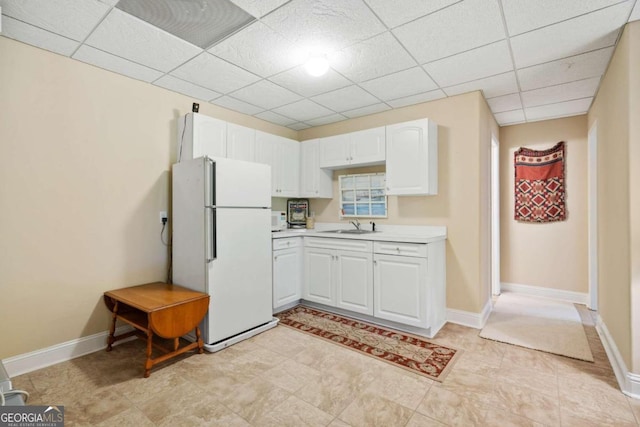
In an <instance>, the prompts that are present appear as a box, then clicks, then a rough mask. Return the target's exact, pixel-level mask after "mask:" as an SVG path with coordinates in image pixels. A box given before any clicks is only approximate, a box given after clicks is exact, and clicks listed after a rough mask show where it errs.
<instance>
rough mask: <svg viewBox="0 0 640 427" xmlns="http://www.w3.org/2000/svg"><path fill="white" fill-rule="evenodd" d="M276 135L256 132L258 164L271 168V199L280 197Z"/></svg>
mask: <svg viewBox="0 0 640 427" xmlns="http://www.w3.org/2000/svg"><path fill="white" fill-rule="evenodd" d="M276 139H277V137H276V135H273V134H270V133H266V132H262V131H259V130H258V131H256V159H255V160H256V162H258V163H263V164H265V165H269V166H271V197H280V195H279V194H278V180H279V178H278V170H277V168H276V156H277V155H278V150H277V147H276V144H277V141H276Z"/></svg>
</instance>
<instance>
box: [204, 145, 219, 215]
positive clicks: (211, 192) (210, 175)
mask: <svg viewBox="0 0 640 427" xmlns="http://www.w3.org/2000/svg"><path fill="white" fill-rule="evenodd" d="M205 160H206V162H207V165H206V171H207V172H206V186H208V188H206V187H205V192H206V195H205V206H207V207H209V206H215V205H216V179H215V177H216V162H214V161H213V160H211V159H210V158H209V157H205Z"/></svg>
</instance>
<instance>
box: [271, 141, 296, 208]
mask: <svg viewBox="0 0 640 427" xmlns="http://www.w3.org/2000/svg"><path fill="white" fill-rule="evenodd" d="M279 138H280V142H279V144H278V145H279V146H280V150H279V152H278V157H277V158H276V168H277V169H278V176H279V182H278V190H280V191H279V195H278V197H298V196H299V194H300V143H299V142H298V141H294V140H292V139H288V138H282V137H279Z"/></svg>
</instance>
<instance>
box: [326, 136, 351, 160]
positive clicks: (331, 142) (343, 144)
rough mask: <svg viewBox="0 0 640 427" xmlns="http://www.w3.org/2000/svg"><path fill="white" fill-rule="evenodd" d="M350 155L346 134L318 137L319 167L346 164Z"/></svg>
mask: <svg viewBox="0 0 640 427" xmlns="http://www.w3.org/2000/svg"><path fill="white" fill-rule="evenodd" d="M350 157H351V154H350V152H349V135H348V134H344V135H336V136H329V137H327V138H320V167H321V168H337V167H344V166H348V165H349V163H350V160H349V158H350Z"/></svg>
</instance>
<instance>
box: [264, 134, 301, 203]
mask: <svg viewBox="0 0 640 427" xmlns="http://www.w3.org/2000/svg"><path fill="white" fill-rule="evenodd" d="M255 160H256V162H258V163H264V164H267V165H270V166H271V196H272V197H298V194H299V183H300V143H298V142H297V141H294V140H292V139H288V138H284V137H281V136H278V135H273V134H270V133H266V132H262V131H256V158H255Z"/></svg>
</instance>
